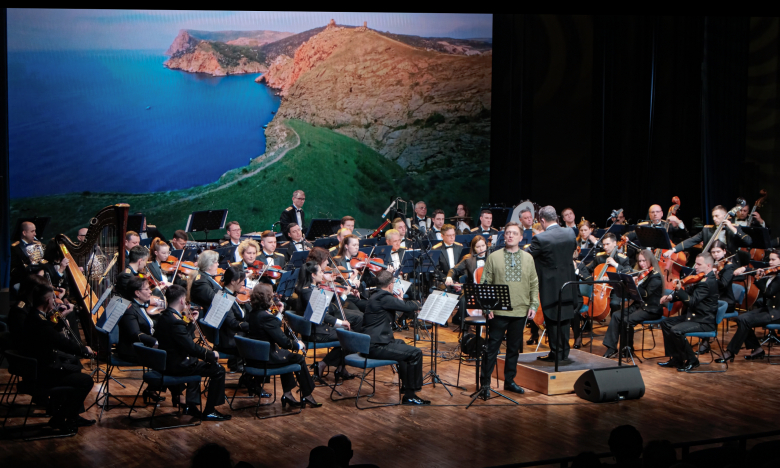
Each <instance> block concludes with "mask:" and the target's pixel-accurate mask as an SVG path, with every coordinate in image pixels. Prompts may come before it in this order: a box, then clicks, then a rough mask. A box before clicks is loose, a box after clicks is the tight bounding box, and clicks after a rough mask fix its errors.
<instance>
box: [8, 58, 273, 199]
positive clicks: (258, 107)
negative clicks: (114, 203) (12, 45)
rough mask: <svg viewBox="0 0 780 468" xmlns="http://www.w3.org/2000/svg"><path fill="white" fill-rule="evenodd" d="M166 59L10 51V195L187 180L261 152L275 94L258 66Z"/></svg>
mask: <svg viewBox="0 0 780 468" xmlns="http://www.w3.org/2000/svg"><path fill="white" fill-rule="evenodd" d="M165 59H166V57H165V56H164V55H163V54H162V53H160V52H158V51H115V50H112V51H58V52H32V53H31V52H9V54H8V126H9V147H10V157H9V166H10V167H9V170H10V189H11V198H20V197H29V196H39V195H52V194H63V193H71V192H83V191H91V192H129V193H143V192H153V191H164V190H174V189H181V188H187V187H193V186H196V185H202V184H206V183H209V182H214V181H216V180H217V179H218V178H219V176H220V175H222V174H223V173H224V172H226V171H228V170H230V169H234V168H237V167H241V166H244V165H246V164H248V162H249V160H250V158H254V157H257V156H259V155H261V154H263V153H264V152H265V136H264V132H263V125H265V124H267V123H268V122H270V121H271V119H272V118H273V114H272V111H276V110H277V109H278V108H279V104H280V98H279V97H277V96H274V91H273V90H271V89H269V88H267V87H266V86H265V85H261V84H258V83H255V82H254V80H255V78H257V76H258V75H257V74H251V75H233V76H226V77H213V76H210V75H205V74H193V73H187V72H182V71H178V70H169V69H167V68H165V67H163V62H164V61H165ZM147 107H149V109H147Z"/></svg>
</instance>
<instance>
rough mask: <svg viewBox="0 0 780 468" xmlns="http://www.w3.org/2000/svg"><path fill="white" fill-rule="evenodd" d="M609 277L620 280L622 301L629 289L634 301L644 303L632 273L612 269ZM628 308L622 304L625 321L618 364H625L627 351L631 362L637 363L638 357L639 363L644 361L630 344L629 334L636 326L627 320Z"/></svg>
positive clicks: (622, 319) (621, 333)
mask: <svg viewBox="0 0 780 468" xmlns="http://www.w3.org/2000/svg"><path fill="white" fill-rule="evenodd" d="M607 277H608V278H609V279H610V281H619V282H620V286H621V287H622V289H623V291H622V292H623V294H622V297H621V299H620V300H621V302H622V301H625V300H626V291H628V296H629V297H630V298H631V299H633V300H634V302H638V303H640V304H642V303H644V301H643V300H642V295H641V294H639V290H638V289H637V286H636V283H635V282H634V277H633V276H631V275H627V274H625V273H612V272H611V271H608V272H607ZM626 309H627V307H625V305H624V304H621V306H620V320H621V321H622V322H623V329H622V330H620V343H621V344H622V346H621V347H620V349H619V350H618V366H622V365H623V353H624V352H625V353H626V356H628V357H629V358H630V359H631V362H633V363H634V365H636V361H634V358H635V357H636V360H637V361H639V363H640V364H641V363H642V360H641V359H639V356H634V353H633V352H632V351H633V350H632V349H631V347H630V346H628V334H629V333H634V327H631V326H629V325H628V320H626V318H627V316H626Z"/></svg>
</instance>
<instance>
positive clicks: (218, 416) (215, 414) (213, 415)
mask: <svg viewBox="0 0 780 468" xmlns="http://www.w3.org/2000/svg"><path fill="white" fill-rule="evenodd" d="M232 417H233V416H232V415H230V414H222V413H220V412H219V411H217V410H215V409H214V410H211V412H210V413H208V414H204V415H203V416H202V417H201V418H200V420H201V421H229V420H230V419H231V418H232Z"/></svg>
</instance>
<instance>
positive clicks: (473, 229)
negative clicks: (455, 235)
mask: <svg viewBox="0 0 780 468" xmlns="http://www.w3.org/2000/svg"><path fill="white" fill-rule="evenodd" d="M477 231H479V226H477V227H475V228H471V231H470V232H477Z"/></svg>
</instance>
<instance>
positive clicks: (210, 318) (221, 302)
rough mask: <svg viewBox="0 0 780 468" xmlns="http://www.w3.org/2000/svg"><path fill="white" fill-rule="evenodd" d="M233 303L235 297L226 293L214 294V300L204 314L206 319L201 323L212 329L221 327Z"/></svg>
mask: <svg viewBox="0 0 780 468" xmlns="http://www.w3.org/2000/svg"><path fill="white" fill-rule="evenodd" d="M234 302H236V297H235V296H231V295H230V294H228V293H225V292H223V293H217V294H215V295H214V299H212V300H211V307H209V310H208V312H206V318H205V319H203V321H204V322H205V323H206V324H207V325H209V326H211V327H213V328H219V327H221V326H222V321H223V320H224V319H225V314H226V313H227V311H228V310H230V308H231V307H233V303H234Z"/></svg>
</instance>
